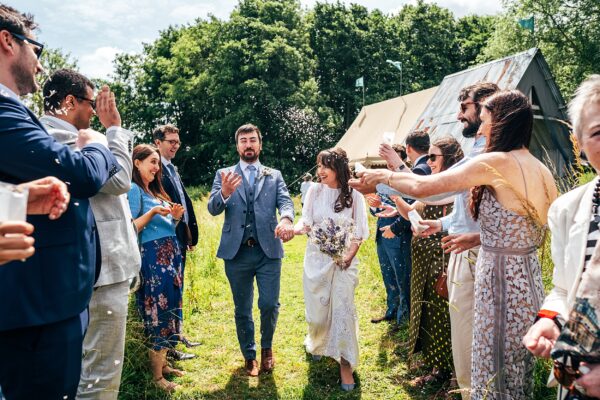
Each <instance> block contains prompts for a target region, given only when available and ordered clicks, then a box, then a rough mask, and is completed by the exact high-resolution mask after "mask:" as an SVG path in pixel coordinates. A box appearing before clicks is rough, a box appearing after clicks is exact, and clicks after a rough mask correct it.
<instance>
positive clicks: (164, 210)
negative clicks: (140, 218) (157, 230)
mask: <svg viewBox="0 0 600 400" xmlns="http://www.w3.org/2000/svg"><path fill="white" fill-rule="evenodd" d="M150 212H151V213H152V215H153V216H154V215H157V214H159V215H162V216H163V217H166V216H167V215H169V214H171V209H170V208H168V207H164V206H154V207H152V208H151V209H150Z"/></svg>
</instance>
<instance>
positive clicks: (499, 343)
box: [471, 189, 545, 400]
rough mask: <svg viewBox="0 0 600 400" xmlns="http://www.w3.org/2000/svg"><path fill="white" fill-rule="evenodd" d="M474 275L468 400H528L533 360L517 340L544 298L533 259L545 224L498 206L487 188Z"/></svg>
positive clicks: (481, 208)
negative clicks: (470, 392)
mask: <svg viewBox="0 0 600 400" xmlns="http://www.w3.org/2000/svg"><path fill="white" fill-rule="evenodd" d="M480 225H481V251H480V252H479V257H478V258H477V266H476V273H475V316H474V321H473V353H472V368H471V376H472V377H471V384H472V394H471V396H472V399H473V400H477V399H488V400H494V399H507V400H509V399H510V400H520V399H531V398H532V395H533V367H534V358H533V356H532V355H531V353H529V351H527V349H526V348H525V347H524V346H523V345H522V344H521V338H522V337H523V336H524V335H525V333H526V332H527V330H528V329H529V327H530V326H531V325H532V324H533V322H534V319H535V316H536V314H537V312H538V310H539V309H540V307H541V304H542V303H541V302H542V300H543V299H544V288H543V284H542V273H541V268H540V264H539V261H538V258H537V253H536V250H537V247H538V246H539V245H540V244H541V242H542V240H543V236H544V231H545V227H541V226H540V225H539V224H538V223H536V222H535V221H534V220H533V219H532V218H529V217H527V216H522V215H519V214H516V213H515V212H513V211H511V210H507V209H506V208H504V207H502V205H501V204H500V203H498V201H497V200H496V199H495V198H494V196H493V195H492V194H491V192H490V191H489V190H487V189H486V190H485V192H484V194H483V198H482V201H481V205H480Z"/></svg>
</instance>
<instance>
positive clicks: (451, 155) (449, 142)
mask: <svg viewBox="0 0 600 400" xmlns="http://www.w3.org/2000/svg"><path fill="white" fill-rule="evenodd" d="M431 145H432V146H435V147H437V148H439V149H440V150H441V151H442V154H443V155H444V157H443V158H442V160H443V162H442V171H444V170H447V169H448V168H450V167H451V166H453V165H454V164H456V163H457V162H459V161H460V160H462V159H463V158H464V156H465V153H463V151H462V148H461V147H460V143H458V140H456V139H454V138H453V137H452V136H445V137H443V138H440V139H437V140H436V141H435V142H433V143H431Z"/></svg>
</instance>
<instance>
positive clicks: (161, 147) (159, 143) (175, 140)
mask: <svg viewBox="0 0 600 400" xmlns="http://www.w3.org/2000/svg"><path fill="white" fill-rule="evenodd" d="M154 144H156V147H158V151H160V155H161V156H163V157H164V158H166V159H167V160H169V161H171V160H172V159H173V158H174V157H175V154H177V151H178V150H179V148H180V147H181V140H179V133H177V132H165V138H164V139H163V140H160V139H156V140H155V141H154Z"/></svg>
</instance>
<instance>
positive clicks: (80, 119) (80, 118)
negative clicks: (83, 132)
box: [63, 87, 95, 129]
mask: <svg viewBox="0 0 600 400" xmlns="http://www.w3.org/2000/svg"><path fill="white" fill-rule="evenodd" d="M84 97H85V99H80V98H77V97H75V96H73V95H68V96H67V97H66V98H65V102H66V103H67V104H66V106H65V107H63V109H66V110H67V115H66V116H65V119H67V120H69V122H70V123H71V124H72V125H73V126H74V127H75V128H77V129H88V128H89V127H90V121H91V120H92V117H93V116H94V114H95V112H94V107H92V104H91V102H90V101H88V100H86V99H89V100H91V99H93V98H94V90H93V89H92V88H91V87H87V88H86V91H85V96H84Z"/></svg>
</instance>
